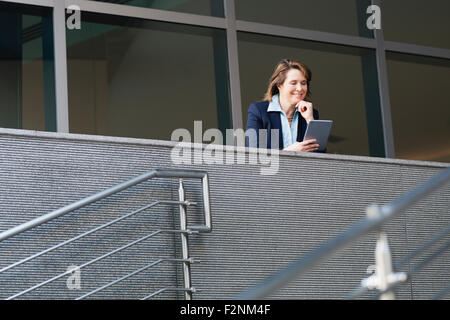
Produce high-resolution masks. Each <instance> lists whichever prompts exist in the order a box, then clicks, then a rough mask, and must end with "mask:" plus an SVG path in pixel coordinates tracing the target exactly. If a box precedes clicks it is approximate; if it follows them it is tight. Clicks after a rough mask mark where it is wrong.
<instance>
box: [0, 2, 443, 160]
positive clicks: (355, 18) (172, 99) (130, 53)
mask: <svg viewBox="0 0 450 320" xmlns="http://www.w3.org/2000/svg"><path fill="white" fill-rule="evenodd" d="M374 5H375V6H377V7H374ZM377 8H379V9H380V10H378V9H377ZM449 13H450V3H449V2H448V1H446V0H432V1H428V2H427V3H426V4H424V3H423V2H422V1H418V0H402V1H386V0H384V1H381V0H342V1H332V0H320V1H317V0H315V1H312V0H303V1H292V0H283V1H276V2H275V1H269V0H267V1H266V0H263V1H261V0H224V1H222V0H210V1H209V0H169V1H153V0H110V1H89V0H73V1H63V0H2V1H0V15H1V19H0V21H1V22H0V29H1V30H2V34H3V36H2V37H1V39H0V46H1V48H2V50H1V52H0V69H1V73H0V81H1V86H0V101H1V105H0V127H4V128H17V129H31V130H41V131H56V132H70V133H84V134H95V135H106V136H119V137H134V138H151V139H160V140H170V139H171V133H172V132H173V131H174V130H175V129H177V128H186V129H188V130H190V131H192V130H193V123H194V121H195V120H199V121H202V125H203V129H204V130H206V129H208V128H218V129H220V130H222V131H224V130H225V129H228V128H245V124H246V119H247V110H248V106H249V104H250V103H251V102H254V101H258V100H261V99H262V96H263V94H264V92H265V89H266V86H267V82H268V78H269V77H270V75H271V73H272V71H273V68H274V66H275V64H276V63H277V62H278V61H279V60H281V59H282V58H293V59H297V60H301V61H303V62H304V63H305V64H306V65H308V66H309V67H310V69H311V70H312V73H313V80H312V86H311V88H310V89H311V91H312V99H313V104H314V105H315V107H316V108H317V109H318V110H319V112H320V116H321V118H322V119H332V120H333V121H334V126H333V130H332V133H331V137H330V140H329V144H330V145H329V148H328V152H329V153H333V154H348V155H362V156H376V157H387V158H401V159H412V160H426V161H440V162H449V161H450V139H449V138H450V108H449V107H450V105H449V102H448V99H447V97H446V94H445V92H446V89H447V88H448V86H449V85H450V77H449V75H450V72H449V71H450V40H449V39H450V25H449V23H450V22H449V20H448V14H449Z"/></svg>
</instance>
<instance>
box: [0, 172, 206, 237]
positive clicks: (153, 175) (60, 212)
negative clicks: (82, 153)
mask: <svg viewBox="0 0 450 320" xmlns="http://www.w3.org/2000/svg"><path fill="white" fill-rule="evenodd" d="M152 178H197V179H202V186H203V210H204V215H205V225H200V226H189V227H188V228H189V229H191V230H197V231H199V232H211V230H212V223H211V209H210V201H209V182H208V173H207V172H206V171H198V170H179V169H172V170H161V169H154V170H151V171H149V172H147V173H144V174H141V175H139V176H137V177H135V178H133V179H130V180H128V181H125V182H123V183H120V184H117V185H115V186H113V187H111V188H108V189H105V190H103V191H101V192H98V193H96V194H94V195H91V196H88V197H86V198H84V199H81V200H79V201H76V202H73V203H71V204H69V205H67V206H65V207H62V208H60V209H57V210H54V211H52V212H49V213H47V214H45V215H43V216H40V217H37V218H35V219H32V220H30V221H28V222H25V223H22V224H21V225H18V226H16V227H13V228H11V229H9V230H6V231H3V232H2V233H0V242H1V241H3V240H6V239H8V238H11V237H13V236H15V235H17V234H19V233H22V232H24V231H27V230H29V229H32V228H34V227H37V226H39V225H41V224H43V223H46V222H48V221H51V220H53V219H55V218H58V217H61V216H63V215H65V214H67V213H70V212H72V211H74V210H76V209H79V208H82V207H84V206H87V205H89V204H91V203H94V202H96V201H99V200H101V199H104V198H106V197H109V196H111V195H113V194H115V193H118V192H120V191H122V190H124V189H127V188H130V187H132V186H135V185H137V184H139V183H141V182H144V181H147V180H149V179H152Z"/></svg>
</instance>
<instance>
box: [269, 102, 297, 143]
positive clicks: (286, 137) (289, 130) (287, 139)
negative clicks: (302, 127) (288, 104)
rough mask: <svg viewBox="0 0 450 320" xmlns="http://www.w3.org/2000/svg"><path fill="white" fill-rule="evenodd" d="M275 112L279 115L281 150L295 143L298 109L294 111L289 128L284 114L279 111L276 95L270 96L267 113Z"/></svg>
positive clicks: (281, 110)
mask: <svg viewBox="0 0 450 320" xmlns="http://www.w3.org/2000/svg"><path fill="white" fill-rule="evenodd" d="M269 111H276V112H279V113H280V120H281V134H282V135H283V148H286V147H289V146H290V145H291V144H293V143H294V142H296V141H297V128H298V109H297V108H296V109H295V111H294V118H293V119H292V123H291V125H290V126H289V121H288V118H287V116H286V113H285V112H284V111H283V109H281V106H280V102H279V100H278V94H276V95H274V96H272V101H270V103H269V107H268V108H267V112H269Z"/></svg>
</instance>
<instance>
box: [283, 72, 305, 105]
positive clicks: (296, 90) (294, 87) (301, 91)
mask: <svg viewBox="0 0 450 320" xmlns="http://www.w3.org/2000/svg"><path fill="white" fill-rule="evenodd" d="M278 91H279V92H280V93H279V95H280V101H282V103H283V104H288V105H289V106H294V105H296V104H297V103H299V102H300V101H302V100H303V99H305V97H306V94H307V92H308V84H307V81H306V78H305V76H304V75H303V73H302V72H301V71H300V70H297V69H290V70H289V71H288V72H287V74H286V79H285V80H284V82H283V84H282V85H280V86H278Z"/></svg>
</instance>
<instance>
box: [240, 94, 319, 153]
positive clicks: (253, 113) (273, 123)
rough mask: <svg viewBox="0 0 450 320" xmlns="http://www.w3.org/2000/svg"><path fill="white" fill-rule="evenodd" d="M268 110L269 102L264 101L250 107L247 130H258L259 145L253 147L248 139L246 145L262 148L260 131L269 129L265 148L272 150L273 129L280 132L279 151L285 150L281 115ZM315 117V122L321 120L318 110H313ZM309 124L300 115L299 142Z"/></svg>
mask: <svg viewBox="0 0 450 320" xmlns="http://www.w3.org/2000/svg"><path fill="white" fill-rule="evenodd" d="M267 108H269V102H268V101H262V102H254V103H252V104H251V105H250V107H249V108H248V118H247V128H246V130H248V129H254V130H256V134H257V145H256V146H255V145H253V143H251V139H250V141H249V139H248V137H247V138H246V145H247V147H257V148H259V147H260V141H259V129H267V132H268V133H267V145H266V146H263V147H265V148H267V149H271V148H272V141H271V136H270V132H271V131H270V130H271V129H278V130H279V133H280V135H279V142H278V146H279V149H283V148H284V146H283V132H282V131H283V130H282V129H281V120H280V113H279V112H276V111H270V112H267ZM313 117H314V119H315V120H318V119H319V112H318V111H317V110H316V109H313ZM307 126H308V124H307V123H306V120H305V118H303V117H302V116H301V115H299V121H298V129H297V130H298V131H297V141H299V142H302V141H303V137H304V136H305V131H306V127H307ZM250 144H252V145H250Z"/></svg>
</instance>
